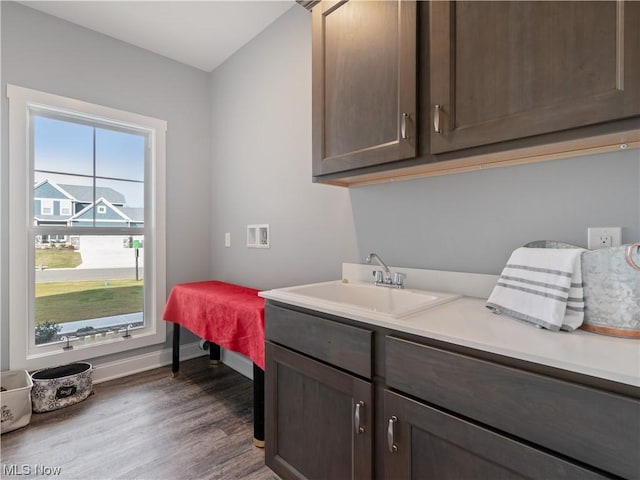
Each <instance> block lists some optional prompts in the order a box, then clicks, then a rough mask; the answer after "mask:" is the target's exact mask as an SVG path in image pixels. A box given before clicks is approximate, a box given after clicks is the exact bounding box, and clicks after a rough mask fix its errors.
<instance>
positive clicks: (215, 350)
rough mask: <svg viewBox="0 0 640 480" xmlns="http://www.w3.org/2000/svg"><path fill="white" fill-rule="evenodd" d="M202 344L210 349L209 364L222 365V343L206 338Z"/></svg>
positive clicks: (213, 365)
mask: <svg viewBox="0 0 640 480" xmlns="http://www.w3.org/2000/svg"><path fill="white" fill-rule="evenodd" d="M202 346H203V348H204V349H207V348H208V349H209V365H211V366H212V367H217V366H218V365H220V345H218V344H217V343H214V342H211V341H209V340H205V342H204V344H203V345H202Z"/></svg>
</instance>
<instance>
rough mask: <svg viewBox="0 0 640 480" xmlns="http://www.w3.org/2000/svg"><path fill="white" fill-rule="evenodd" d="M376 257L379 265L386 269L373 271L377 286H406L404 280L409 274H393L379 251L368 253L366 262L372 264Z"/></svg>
mask: <svg viewBox="0 0 640 480" xmlns="http://www.w3.org/2000/svg"><path fill="white" fill-rule="evenodd" d="M374 259H375V260H376V262H378V265H380V266H381V267H382V268H383V269H384V271H382V270H374V271H373V278H374V282H375V284H376V285H377V286H380V287H393V288H404V281H405V280H406V278H407V275H406V274H405V273H399V272H396V273H394V274H391V270H389V267H387V265H386V264H385V263H384V262H383V261H382V259H381V258H380V256H379V255H378V254H377V253H370V254H369V255H367V258H366V259H365V262H367V263H369V264H370V263H371V262H372V261H373V260H374Z"/></svg>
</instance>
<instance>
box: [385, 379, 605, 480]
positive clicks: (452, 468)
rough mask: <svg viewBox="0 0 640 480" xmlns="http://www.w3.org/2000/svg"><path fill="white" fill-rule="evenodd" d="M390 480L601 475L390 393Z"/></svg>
mask: <svg viewBox="0 0 640 480" xmlns="http://www.w3.org/2000/svg"><path fill="white" fill-rule="evenodd" d="M384 414H385V419H386V422H387V423H386V427H385V429H386V432H387V433H386V437H387V445H386V447H387V453H386V458H385V478H388V479H412V480H423V479H431V478H432V479H438V480H449V479H450V480H460V479H492V480H501V479H504V480H511V479H514V480H515V479H540V480H547V479H551V478H553V479H576V480H577V479H581V480H588V479H600V478H604V477H601V476H600V475H598V474H596V473H594V472H592V471H590V470H587V469H585V468H582V467H579V466H577V465H575V464H573V463H569V462H567V461H565V460H562V459H560V458H558V457H556V456H553V455H550V454H548V453H545V452H543V451H541V450H538V449H535V448H532V447H530V446H528V445H526V444H523V443H520V442H517V441H515V440H512V439H511V438H508V437H506V436H502V435H500V434H498V433H495V432H493V431H491V430H487V429H486V428H483V427H480V426H478V425H475V424H473V423H470V422H468V421H466V420H463V419H461V418H458V417H456V416H453V415H450V414H448V413H445V412H443V411H441V410H437V409H435V408H432V407H430V406H428V405H426V404H423V403H420V402H416V401H415V400H411V399H409V398H407V397H404V396H402V395H398V394H396V393H393V392H391V391H389V390H385V392H384Z"/></svg>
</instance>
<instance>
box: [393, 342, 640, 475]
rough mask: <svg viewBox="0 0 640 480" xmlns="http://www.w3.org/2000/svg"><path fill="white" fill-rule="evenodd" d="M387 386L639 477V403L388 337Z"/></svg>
mask: <svg viewBox="0 0 640 480" xmlns="http://www.w3.org/2000/svg"><path fill="white" fill-rule="evenodd" d="M385 352H386V360H385V370H386V382H387V385H388V386H389V387H391V388H394V389H397V390H400V391H403V392H406V393H408V394H410V395H413V396H415V397H418V398H420V399H422V400H425V401H427V402H429V403H432V404H435V405H438V406H440V407H442V408H445V409H447V410H449V411H453V412H456V413H458V414H460V415H463V416H465V417H468V418H471V419H474V420H476V421H478V422H481V423H483V424H485V425H488V426H491V427H494V428H497V429H499V430H502V431H503V432H507V433H509V434H512V435H515V436H517V437H520V438H522V439H525V440H528V441H531V442H533V443H536V444H538V445H541V446H544V447H546V448H549V449H551V450H554V451H556V452H558V453H561V454H563V455H567V456H569V457H571V458H574V459H577V460H579V461H582V462H584V463H586V464H589V465H593V466H595V467H597V468H601V469H603V470H606V471H608V472H611V473H614V474H616V475H620V476H622V477H625V478H640V459H639V458H638V452H639V451H640V402H639V401H638V400H636V399H632V398H629V397H624V396H621V395H616V394H611V393H608V392H605V391H601V390H596V389H593V388H590V387H586V386H582V385H578V384H573V383H569V382H566V381H563V380H558V379H555V378H551V377H546V376H543V375H539V374H535V373H531V372H526V371H523V370H519V369H516V368H512V367H507V366H504V365H500V364H497V363H493V362H488V361H485V360H479V359H475V358H473V357H469V356H466V355H461V354H457V353H452V352H447V351H445V350H440V349H437V348H433V347H429V346H426V345H422V344H419V343H415V342H411V341H407V340H402V339H399V338H395V337H391V336H388V337H386V340H385Z"/></svg>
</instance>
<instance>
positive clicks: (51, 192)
mask: <svg viewBox="0 0 640 480" xmlns="http://www.w3.org/2000/svg"><path fill="white" fill-rule="evenodd" d="M33 192H34V193H33V195H34V197H35V198H52V199H56V200H59V199H64V200H71V199H72V196H71V195H69V192H67V191H65V190H63V189H62V188H60V185H57V184H56V183H55V182H52V181H50V180H42V181H40V182H38V183H36V184H35V186H34V187H33Z"/></svg>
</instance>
